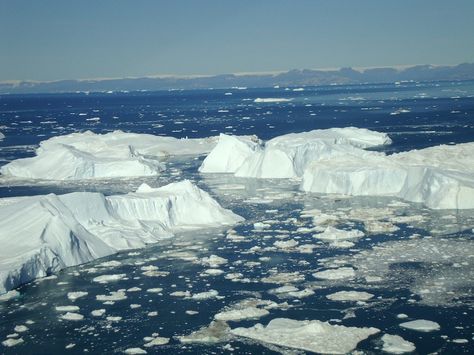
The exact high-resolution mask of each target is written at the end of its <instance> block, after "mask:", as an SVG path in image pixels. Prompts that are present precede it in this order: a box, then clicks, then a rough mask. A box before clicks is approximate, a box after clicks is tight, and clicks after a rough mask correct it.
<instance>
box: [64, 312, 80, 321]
mask: <svg viewBox="0 0 474 355" xmlns="http://www.w3.org/2000/svg"><path fill="white" fill-rule="evenodd" d="M61 319H64V320H72V321H77V320H83V319H84V316H83V315H82V314H79V313H74V312H67V313H66V314H63V315H61Z"/></svg>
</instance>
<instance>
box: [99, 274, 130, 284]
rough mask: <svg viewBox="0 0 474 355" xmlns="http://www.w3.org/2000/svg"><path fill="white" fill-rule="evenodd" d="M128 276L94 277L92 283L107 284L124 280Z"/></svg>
mask: <svg viewBox="0 0 474 355" xmlns="http://www.w3.org/2000/svg"><path fill="white" fill-rule="evenodd" d="M126 276H127V275H126V274H112V275H101V276H97V277H94V278H93V279H92V281H94V282H98V283H100V284H106V283H109V282H113V281H119V280H123V279H124V278H125V277H126Z"/></svg>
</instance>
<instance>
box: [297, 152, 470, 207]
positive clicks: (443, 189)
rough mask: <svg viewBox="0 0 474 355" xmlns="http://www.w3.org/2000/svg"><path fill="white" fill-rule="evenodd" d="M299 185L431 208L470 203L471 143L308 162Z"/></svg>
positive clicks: (321, 191)
mask: <svg viewBox="0 0 474 355" xmlns="http://www.w3.org/2000/svg"><path fill="white" fill-rule="evenodd" d="M301 188H302V190H304V191H310V192H318V193H338V194H345V195H356V196H361V195H362V196H369V195H390V196H396V197H400V198H402V199H405V200H407V201H412V202H419V203H423V204H424V205H426V206H427V207H429V208H432V209H469V208H474V143H464V144H458V145H453V146H446V145H442V146H436V147H430V148H425V149H420V150H412V151H409V152H403V153H398V154H393V155H390V156H384V155H367V156H364V157H362V156H354V155H348V156H338V157H332V158H331V159H327V160H324V161H319V162H317V163H312V164H310V165H309V166H308V168H307V169H306V171H305V172H304V174H303V182H302V184H301Z"/></svg>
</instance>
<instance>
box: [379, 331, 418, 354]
mask: <svg viewBox="0 0 474 355" xmlns="http://www.w3.org/2000/svg"><path fill="white" fill-rule="evenodd" d="M382 341H383V348H382V350H383V351H385V352H386V353H389V354H404V353H411V352H413V351H415V350H416V347H415V344H413V343H412V342H410V341H408V340H405V339H403V338H402V337H401V336H398V335H390V334H384V336H383V337H382Z"/></svg>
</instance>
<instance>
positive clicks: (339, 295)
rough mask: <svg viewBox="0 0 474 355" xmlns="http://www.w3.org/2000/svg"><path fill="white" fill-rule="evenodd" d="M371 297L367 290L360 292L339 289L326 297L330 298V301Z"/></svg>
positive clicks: (367, 298)
mask: <svg viewBox="0 0 474 355" xmlns="http://www.w3.org/2000/svg"><path fill="white" fill-rule="evenodd" d="M372 297H374V295H373V294H371V293H368V292H360V291H339V292H335V293H331V294H330V295H327V296H326V298H328V299H330V300H331V301H342V302H345V301H368V300H370V299H371V298H372Z"/></svg>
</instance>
